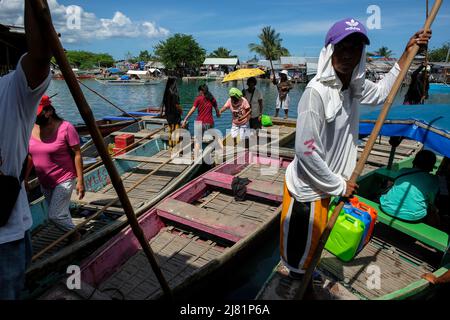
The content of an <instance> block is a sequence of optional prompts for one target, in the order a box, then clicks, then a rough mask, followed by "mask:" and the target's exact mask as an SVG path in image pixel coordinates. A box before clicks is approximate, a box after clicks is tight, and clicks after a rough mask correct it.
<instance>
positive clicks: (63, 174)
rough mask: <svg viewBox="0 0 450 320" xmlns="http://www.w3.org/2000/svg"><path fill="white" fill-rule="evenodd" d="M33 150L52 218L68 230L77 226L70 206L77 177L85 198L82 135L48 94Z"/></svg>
mask: <svg viewBox="0 0 450 320" xmlns="http://www.w3.org/2000/svg"><path fill="white" fill-rule="evenodd" d="M29 152H30V155H31V157H32V160H33V164H34V167H35V169H36V175H37V177H38V179H39V182H40V184H41V190H42V193H43V194H44V196H45V199H46V201H47V204H48V218H49V219H50V220H51V221H52V222H54V223H55V224H56V225H57V226H58V227H60V228H61V229H63V230H64V231H69V230H72V229H74V228H75V225H74V223H73V222H72V217H71V215H70V211H69V205H70V197H71V195H72V190H73V188H74V186H75V179H76V180H77V183H76V187H75V188H76V191H77V195H79V199H82V198H83V197H84V180H83V161H82V157H81V151H80V138H79V136H78V133H77V131H76V130H75V128H74V127H73V125H72V124H71V123H69V122H67V121H64V120H63V119H61V118H60V117H59V116H58V115H57V114H56V112H55V108H54V107H53V106H52V103H51V101H50V99H49V97H48V96H43V97H42V99H41V103H40V104H39V107H38V110H37V117H36V124H35V125H34V128H33V131H32V134H31V139H30V146H29ZM79 238H80V234H79V233H78V232H76V233H74V235H73V236H72V240H78V239H79Z"/></svg>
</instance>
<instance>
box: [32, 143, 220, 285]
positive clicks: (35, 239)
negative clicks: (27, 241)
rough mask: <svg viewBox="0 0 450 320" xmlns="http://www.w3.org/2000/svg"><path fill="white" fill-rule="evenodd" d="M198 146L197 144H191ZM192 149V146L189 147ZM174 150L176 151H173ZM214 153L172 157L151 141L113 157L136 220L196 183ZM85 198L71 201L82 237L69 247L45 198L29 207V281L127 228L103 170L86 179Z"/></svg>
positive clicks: (205, 151)
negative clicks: (50, 216) (192, 181)
mask: <svg viewBox="0 0 450 320" xmlns="http://www.w3.org/2000/svg"><path fill="white" fill-rule="evenodd" d="M191 144H193V142H191ZM188 145H189V143H188ZM174 150H175V148H174ZM212 150H213V148H212V145H211V146H209V145H208V146H206V147H204V149H203V153H202V154H201V156H199V157H197V158H195V159H194V158H192V154H189V155H188V156H186V155H183V156H181V157H179V156H176V155H173V154H172V151H173V150H172V151H171V150H169V148H168V145H167V141H166V140H164V139H163V137H160V138H155V139H152V140H149V141H146V142H145V143H143V144H142V145H140V146H139V147H137V148H136V149H133V150H132V151H129V152H127V153H125V154H121V155H118V156H115V157H114V160H113V161H114V165H115V167H116V168H117V170H118V172H119V174H120V176H121V179H122V181H123V183H124V186H125V188H126V191H127V193H128V197H129V199H130V202H131V204H132V206H133V209H134V212H135V214H136V216H140V215H141V214H143V213H144V212H145V211H147V210H148V209H149V208H150V207H152V206H153V205H155V204H156V203H158V202H159V201H161V200H162V199H163V198H164V197H165V196H167V195H168V194H169V193H170V192H172V191H173V190H174V189H175V188H177V187H178V186H180V185H181V184H182V183H185V182H187V181H189V180H190V179H192V178H193V177H194V175H195V174H196V173H197V172H198V170H199V169H200V168H201V166H202V163H203V160H202V159H203V156H206V155H208V154H209V153H211V152H212ZM85 188H86V195H85V197H84V198H83V199H82V200H78V199H77V196H76V195H75V194H74V195H73V197H72V201H71V208H72V210H71V211H72V212H71V213H72V217H73V220H74V223H75V224H76V226H77V229H79V230H80V232H81V233H82V238H81V240H80V241H78V242H75V243H68V237H67V236H68V235H69V234H68V233H65V232H64V231H62V230H60V229H59V228H57V227H56V226H55V225H54V224H53V223H51V222H50V221H49V220H48V217H47V204H46V201H45V199H44V197H41V198H39V199H38V200H36V201H34V202H32V203H31V204H30V207H31V212H32V216H33V222H34V224H33V226H32V232H31V234H32V243H33V252H34V253H35V255H34V256H33V261H32V264H31V266H30V268H29V269H28V270H27V275H28V277H29V278H30V279H32V280H36V279H38V278H43V277H44V275H46V274H48V273H49V272H50V271H52V270H56V269H58V267H60V266H61V265H63V264H65V263H67V262H68V261H74V259H76V258H78V257H79V256H80V252H81V251H83V252H84V251H86V250H88V249H89V248H91V249H92V247H93V246H94V245H95V244H97V245H98V244H99V242H100V241H102V240H105V239H106V238H107V237H109V236H111V235H112V234H114V232H117V231H119V230H120V229H121V228H123V227H124V226H125V225H126V223H127V219H126V216H125V215H124V211H123V208H122V206H121V204H120V202H119V201H118V198H117V195H116V192H115V190H114V188H113V187H112V185H111V182H110V178H109V175H108V173H107V171H106V168H105V167H104V166H103V165H102V166H100V167H98V168H96V169H94V170H92V171H89V172H88V173H86V174H85Z"/></svg>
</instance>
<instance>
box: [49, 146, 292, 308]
mask: <svg viewBox="0 0 450 320" xmlns="http://www.w3.org/2000/svg"><path fill="white" fill-rule="evenodd" d="M243 156H245V161H244V160H243V161H241V162H239V161H236V158H235V159H232V160H231V161H229V162H227V163H224V164H222V165H220V166H217V167H215V168H214V169H212V170H210V171H208V172H207V173H205V174H203V175H201V176H200V177H198V178H197V179H195V180H193V181H191V182H190V183H188V184H187V185H186V186H184V187H182V188H180V189H179V190H177V191H176V192H174V193H173V194H171V195H170V196H168V197H167V198H165V199H164V200H163V201H162V202H161V203H159V204H158V205H156V206H155V207H153V208H152V209H150V210H148V211H147V212H146V213H145V214H143V215H142V216H141V217H140V218H139V224H140V226H141V228H142V230H143V231H144V233H145V237H146V238H147V240H148V241H149V243H150V245H151V247H152V249H153V251H154V252H155V254H156V256H157V260H158V261H159V265H160V268H161V270H162V272H163V274H164V276H165V278H166V279H167V281H168V284H169V286H170V287H171V289H172V290H173V292H174V294H177V293H179V294H182V292H184V293H186V292H188V294H189V292H190V290H189V289H190V288H191V286H194V285H199V283H201V282H202V280H205V279H207V278H208V276H211V275H212V274H213V273H214V272H215V271H217V270H218V269H219V268H221V267H224V266H225V265H226V264H227V263H228V262H231V261H232V260H236V259H245V256H244V257H242V253H243V250H245V249H246V248H247V249H248V248H249V247H250V246H252V245H254V244H256V240H257V239H259V237H260V236H262V235H263V234H264V233H265V232H266V231H268V230H269V229H270V228H271V227H272V228H273V227H275V226H276V224H277V223H278V220H279V215H280V212H281V201H282V195H283V181H284V173H285V170H286V167H287V165H288V164H289V162H290V161H291V159H285V158H269V157H263V156H259V155H257V154H254V153H251V152H246V153H245V154H244V155H243V154H242V153H241V154H239V157H243ZM241 159H242V158H241ZM235 177H240V178H248V179H250V181H251V182H250V184H248V185H247V192H246V198H245V200H244V201H235V200H234V197H233V192H232V180H233V178H235ZM81 277H82V284H81V288H82V289H81V290H76V291H73V290H67V287H66V286H65V285H64V284H58V285H56V286H55V287H53V288H52V289H51V290H49V291H48V292H46V293H45V294H44V295H43V296H42V299H113V298H114V299H116V298H118V299H157V298H160V297H161V296H162V291H161V288H160V286H159V284H158V283H157V282H156V277H155V275H154V273H153V272H152V271H151V270H150V269H149V266H148V261H147V260H146V258H145V256H144V254H143V252H142V250H141V248H140V246H139V244H138V242H137V241H136V239H135V237H134V236H133V234H132V232H131V229H130V228H126V229H124V230H122V231H121V232H120V233H119V234H117V235H116V236H114V237H113V238H112V239H111V240H109V241H108V242H107V243H106V244H104V245H103V246H102V247H101V248H99V249H98V250H97V251H96V252H94V253H93V254H91V255H90V256H89V257H88V258H87V259H86V260H85V261H84V262H83V263H82V264H81ZM183 289H188V290H186V291H185V290H183Z"/></svg>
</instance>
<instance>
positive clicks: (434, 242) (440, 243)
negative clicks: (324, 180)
mask: <svg viewBox="0 0 450 320" xmlns="http://www.w3.org/2000/svg"><path fill="white" fill-rule="evenodd" d="M359 201H361V202H364V203H366V204H368V205H369V206H371V207H373V208H374V209H375V210H377V211H378V219H377V221H379V222H381V223H383V224H385V225H388V226H390V227H392V228H394V229H396V230H398V231H400V232H403V233H405V234H407V235H409V236H411V237H414V238H416V239H417V240H419V241H421V242H423V243H424V244H426V245H429V246H430V247H433V248H435V249H437V250H439V251H441V252H445V251H446V250H447V247H448V241H449V236H448V234H447V233H445V232H444V231H441V230H438V229H436V228H434V227H431V226H429V225H427V224H426V223H408V222H405V221H401V220H398V219H396V218H394V217H391V216H390V215H388V214H386V213H384V212H383V211H382V210H381V208H380V205H379V204H378V203H375V202H373V201H370V200H367V199H364V198H362V197H359Z"/></svg>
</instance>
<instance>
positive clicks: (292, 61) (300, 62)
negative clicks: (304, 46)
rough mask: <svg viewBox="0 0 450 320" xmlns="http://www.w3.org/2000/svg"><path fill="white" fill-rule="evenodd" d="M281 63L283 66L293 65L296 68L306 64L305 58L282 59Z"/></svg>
mask: <svg viewBox="0 0 450 320" xmlns="http://www.w3.org/2000/svg"><path fill="white" fill-rule="evenodd" d="M280 61H281V64H292V65H294V66H298V65H305V64H306V59H305V57H281V58H280Z"/></svg>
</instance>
